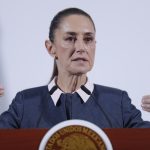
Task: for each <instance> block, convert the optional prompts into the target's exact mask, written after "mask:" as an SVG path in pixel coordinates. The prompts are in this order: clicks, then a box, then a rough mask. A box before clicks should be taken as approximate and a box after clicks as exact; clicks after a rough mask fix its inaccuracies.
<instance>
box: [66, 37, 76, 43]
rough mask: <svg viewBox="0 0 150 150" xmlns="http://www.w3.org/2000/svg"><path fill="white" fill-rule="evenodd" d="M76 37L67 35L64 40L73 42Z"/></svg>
mask: <svg viewBox="0 0 150 150" xmlns="http://www.w3.org/2000/svg"><path fill="white" fill-rule="evenodd" d="M75 40H76V39H75V38H74V37H67V38H66V41H69V42H74V41H75Z"/></svg>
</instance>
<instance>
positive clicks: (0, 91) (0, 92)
mask: <svg viewBox="0 0 150 150" xmlns="http://www.w3.org/2000/svg"><path fill="white" fill-rule="evenodd" d="M3 94H4V88H3V87H2V86H1V85H0V96H2V95H3Z"/></svg>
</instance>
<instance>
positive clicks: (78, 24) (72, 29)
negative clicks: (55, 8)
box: [53, 15, 96, 75]
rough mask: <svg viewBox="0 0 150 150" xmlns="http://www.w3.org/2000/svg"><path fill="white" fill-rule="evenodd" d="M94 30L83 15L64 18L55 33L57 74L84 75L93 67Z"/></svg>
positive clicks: (54, 46)
mask: <svg viewBox="0 0 150 150" xmlns="http://www.w3.org/2000/svg"><path fill="white" fill-rule="evenodd" d="M95 43H96V42H95V30H94V27H93V24H92V22H91V21H90V20H89V18H87V17H86V16H83V15H70V16H67V17H65V18H64V19H63V20H62V21H61V23H60V25H59V27H58V29H56V31H55V38H54V43H53V50H54V51H55V56H56V57H57V60H56V62H57V67H58V73H60V72H61V73H69V74H71V75H81V74H86V73H87V72H88V71H90V70H91V69H92V67H93V63H94V56H95Z"/></svg>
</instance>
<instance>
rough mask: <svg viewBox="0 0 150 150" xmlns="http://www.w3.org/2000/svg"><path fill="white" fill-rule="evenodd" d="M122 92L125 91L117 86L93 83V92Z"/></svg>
mask: <svg viewBox="0 0 150 150" xmlns="http://www.w3.org/2000/svg"><path fill="white" fill-rule="evenodd" d="M123 92H125V91H124V90H121V89H118V88H114V87H108V86H104V85H98V84H94V93H99V94H110V95H122V94H123Z"/></svg>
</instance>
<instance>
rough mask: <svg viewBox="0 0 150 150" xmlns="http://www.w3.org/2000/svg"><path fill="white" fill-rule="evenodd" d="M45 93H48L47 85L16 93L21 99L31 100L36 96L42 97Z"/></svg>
mask: <svg viewBox="0 0 150 150" xmlns="http://www.w3.org/2000/svg"><path fill="white" fill-rule="evenodd" d="M46 93H48V86H47V85H45V86H40V87H34V88H30V89H25V90H23V91H20V92H18V93H17V94H20V95H22V97H23V98H31V97H36V96H43V95H45V94H46Z"/></svg>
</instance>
